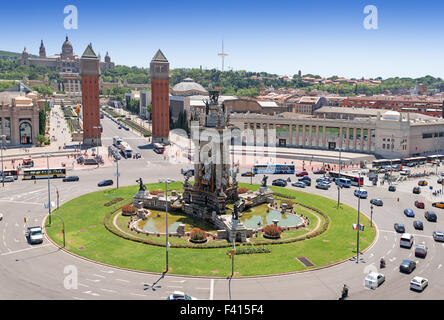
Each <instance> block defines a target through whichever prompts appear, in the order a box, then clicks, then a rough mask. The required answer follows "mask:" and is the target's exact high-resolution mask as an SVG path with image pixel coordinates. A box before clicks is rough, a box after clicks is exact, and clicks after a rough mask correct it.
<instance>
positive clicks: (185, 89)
mask: <svg viewBox="0 0 444 320" xmlns="http://www.w3.org/2000/svg"><path fill="white" fill-rule="evenodd" d="M171 94H172V95H174V96H181V97H188V96H195V95H208V91H207V90H206V89H205V88H204V87H202V85H200V84H198V83H197V82H194V80H193V79H191V78H186V79H184V80H183V81H182V82H179V83H178V84H176V85H175V86H174V87H173V88H172V89H171Z"/></svg>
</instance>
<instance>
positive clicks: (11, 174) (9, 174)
mask: <svg viewBox="0 0 444 320" xmlns="http://www.w3.org/2000/svg"><path fill="white" fill-rule="evenodd" d="M3 175H4V176H5V177H14V180H17V179H18V170H16V169H10V170H4V171H1V170H0V177H3Z"/></svg>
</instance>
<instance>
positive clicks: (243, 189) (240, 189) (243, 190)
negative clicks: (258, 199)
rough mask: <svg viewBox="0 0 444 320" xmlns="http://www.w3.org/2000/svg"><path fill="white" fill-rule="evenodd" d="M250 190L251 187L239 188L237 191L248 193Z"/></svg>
mask: <svg viewBox="0 0 444 320" xmlns="http://www.w3.org/2000/svg"><path fill="white" fill-rule="evenodd" d="M249 190H250V189H248V188H239V189H237V192H238V193H239V194H241V193H247V192H248V191H249Z"/></svg>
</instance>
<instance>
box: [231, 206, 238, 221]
mask: <svg viewBox="0 0 444 320" xmlns="http://www.w3.org/2000/svg"><path fill="white" fill-rule="evenodd" d="M231 219H232V220H239V208H238V205H237V203H236V202H235V203H234V204H233V214H232V216H231Z"/></svg>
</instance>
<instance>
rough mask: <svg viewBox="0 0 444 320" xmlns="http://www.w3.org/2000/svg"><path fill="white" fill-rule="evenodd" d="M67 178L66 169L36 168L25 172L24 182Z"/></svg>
mask: <svg viewBox="0 0 444 320" xmlns="http://www.w3.org/2000/svg"><path fill="white" fill-rule="evenodd" d="M48 177H49V178H50V179H55V178H66V168H49V169H47V168H41V169H38V168H34V169H25V170H23V180H35V179H48Z"/></svg>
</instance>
